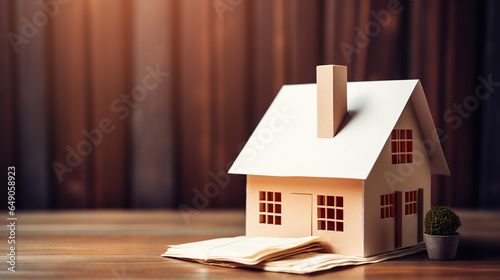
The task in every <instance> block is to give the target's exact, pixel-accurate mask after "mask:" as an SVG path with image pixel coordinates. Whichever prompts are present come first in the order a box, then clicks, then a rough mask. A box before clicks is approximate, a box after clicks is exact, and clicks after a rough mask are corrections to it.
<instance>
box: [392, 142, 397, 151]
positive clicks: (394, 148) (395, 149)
mask: <svg viewBox="0 0 500 280" xmlns="http://www.w3.org/2000/svg"><path fill="white" fill-rule="evenodd" d="M391 152H392V153H397V152H398V142H397V141H392V142H391Z"/></svg>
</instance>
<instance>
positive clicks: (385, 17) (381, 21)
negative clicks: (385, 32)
mask: <svg viewBox="0 0 500 280" xmlns="http://www.w3.org/2000/svg"><path fill="white" fill-rule="evenodd" d="M402 11H403V7H402V6H401V3H400V1H399V0H389V2H387V10H380V11H378V12H375V11H374V10H371V11H370V15H371V16H372V17H373V18H374V20H371V21H369V22H367V23H366V24H365V26H364V28H363V29H361V28H359V27H358V26H354V28H353V29H354V38H353V41H354V42H353V43H354V44H353V45H351V44H349V43H347V42H341V43H340V49H341V50H342V53H343V54H344V57H345V59H346V60H347V62H348V63H351V57H352V55H353V54H354V53H356V54H359V53H360V52H361V49H364V48H366V47H368V45H369V44H370V41H371V38H374V37H377V36H378V35H379V34H380V32H381V31H382V28H384V27H387V25H388V24H389V23H390V22H391V20H392V16H393V15H396V14H399V13H401V12H402Z"/></svg>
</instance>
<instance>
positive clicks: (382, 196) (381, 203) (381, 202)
mask: <svg viewBox="0 0 500 280" xmlns="http://www.w3.org/2000/svg"><path fill="white" fill-rule="evenodd" d="M384 197H385V196H384V195H381V196H380V206H384V205H385V203H384Z"/></svg>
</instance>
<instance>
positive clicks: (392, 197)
mask: <svg viewBox="0 0 500 280" xmlns="http://www.w3.org/2000/svg"><path fill="white" fill-rule="evenodd" d="M391 204H394V194H391Z"/></svg>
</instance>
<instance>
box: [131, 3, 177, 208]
mask: <svg viewBox="0 0 500 280" xmlns="http://www.w3.org/2000/svg"><path fill="white" fill-rule="evenodd" d="M174 12H176V11H174V10H173V7H172V2H166V1H162V0H153V1H148V2H147V3H146V2H144V1H139V0H134V1H133V16H134V21H133V30H134V35H133V36H134V37H133V42H134V43H133V44H134V47H133V49H134V53H133V61H134V62H133V64H134V69H133V72H134V74H133V81H134V85H133V86H134V87H135V86H138V87H139V88H138V89H141V90H144V91H145V92H146V93H145V94H144V96H142V95H137V96H138V97H137V101H136V103H137V104H138V105H137V107H136V108H135V109H134V110H133V114H132V115H131V117H130V120H131V123H130V128H131V129H130V130H131V137H132V143H131V149H130V151H131V153H132V159H133V161H132V166H131V170H132V186H131V197H132V200H131V203H132V206H133V207H137V208H162V207H173V206H174V201H175V194H174V191H175V190H174V185H173V184H174V162H173V160H174V149H175V148H174V137H175V135H174V131H173V123H174V120H173V119H172V118H173V112H172V110H173V109H172V108H173V107H174V106H175V105H174V104H173V103H172V102H173V100H172V95H173V94H174V92H173V89H172V83H173V81H172V77H178V76H179V75H178V73H175V72H171V71H172V69H173V68H174V65H173V61H172V60H173V59H172V55H171V54H172V51H173V50H172V49H173V45H174V42H175V39H174V37H173V29H174V26H173V25H166V27H165V28H160V29H158V28H157V27H158V26H160V25H164V24H165V19H166V18H167V19H168V18H171V17H172V16H173V14H174ZM152 30H155V31H154V32H152ZM157 67H159V69H160V72H165V73H168V75H169V76H167V77H160V80H155V79H154V78H153V77H151V74H150V73H149V72H150V71H151V69H154V70H155V71H156V68H157ZM148 77H149V78H148Z"/></svg>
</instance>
